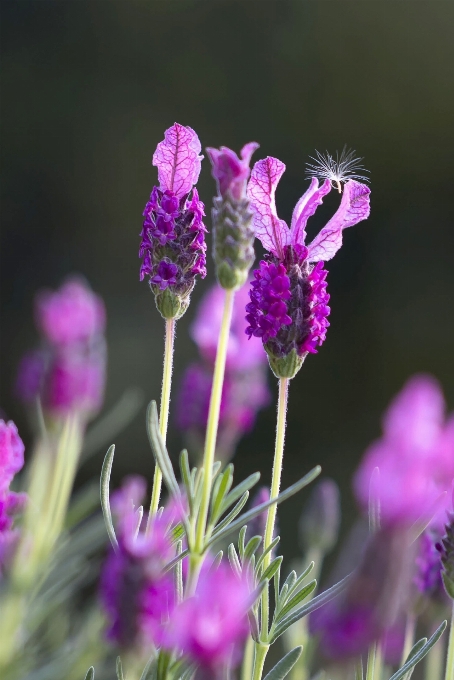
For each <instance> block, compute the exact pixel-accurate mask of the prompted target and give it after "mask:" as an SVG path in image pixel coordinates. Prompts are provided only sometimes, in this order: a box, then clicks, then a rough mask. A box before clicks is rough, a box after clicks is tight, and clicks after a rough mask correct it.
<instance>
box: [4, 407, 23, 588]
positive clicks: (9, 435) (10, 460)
mask: <svg viewBox="0 0 454 680" xmlns="http://www.w3.org/2000/svg"><path fill="white" fill-rule="evenodd" d="M23 465H24V444H23V442H22V439H21V438H20V436H19V434H18V431H17V427H16V426H15V425H14V423H13V422H12V421H9V422H8V423H5V421H4V420H0V577H1V573H2V571H3V569H4V567H5V565H6V564H7V562H8V561H9V559H10V557H11V554H12V552H13V550H14V547H15V545H16V543H17V540H18V538H19V533H18V531H17V530H16V529H14V527H13V524H14V517H15V515H17V513H19V512H20V511H21V510H22V508H23V506H24V504H25V501H26V495H25V494H23V493H15V492H14V491H10V489H9V486H10V484H11V482H12V480H13V478H14V476H15V475H16V473H17V472H19V470H21V469H22V467H23Z"/></svg>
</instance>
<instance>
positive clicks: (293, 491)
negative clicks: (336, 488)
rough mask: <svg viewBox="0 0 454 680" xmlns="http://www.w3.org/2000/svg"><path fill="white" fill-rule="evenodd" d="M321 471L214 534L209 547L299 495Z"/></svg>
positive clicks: (302, 479)
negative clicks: (270, 508) (269, 509)
mask: <svg viewBox="0 0 454 680" xmlns="http://www.w3.org/2000/svg"><path fill="white" fill-rule="evenodd" d="M321 470H322V469H321V467H320V465H317V466H316V467H314V468H313V469H312V470H311V471H310V472H308V473H307V475H305V476H304V477H302V478H301V479H300V480H299V481H298V482H296V483H295V484H292V486H289V488H288V489H286V490H285V491H283V492H282V493H280V494H279V496H277V497H276V498H272V499H270V500H269V501H266V502H265V503H261V504H260V505H257V506H255V507H254V508H251V509H250V510H248V512H245V513H244V515H241V517H239V518H238V519H237V520H235V521H234V522H232V524H230V525H229V526H226V527H225V528H224V529H223V530H222V531H219V533H216V535H214V534H213V536H212V537H211V538H210V540H209V541H208V543H207V547H208V546H210V545H211V544H212V543H214V542H215V541H217V540H219V539H220V538H224V536H227V535H228V534H230V533H231V532H233V531H237V530H238V529H241V527H242V526H243V525H244V524H247V523H248V522H249V521H250V520H251V519H253V518H254V517H257V515H260V514H262V512H263V511H264V510H267V509H268V508H269V507H270V506H271V505H274V504H275V503H276V504H277V505H278V504H279V503H282V502H283V501H286V500H287V499H288V498H291V496H293V495H294V494H296V493H298V491H301V489H304V487H305V486H307V485H308V484H310V483H311V482H313V481H314V479H315V478H316V477H318V475H319V474H320V472H321ZM234 491H235V489H234V490H233V491H232V492H231V493H230V494H229V496H230V495H231V494H232V493H233V492H234ZM229 496H227V498H228V497H229ZM226 500H227V499H226Z"/></svg>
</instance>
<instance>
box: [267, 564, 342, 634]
mask: <svg viewBox="0 0 454 680" xmlns="http://www.w3.org/2000/svg"><path fill="white" fill-rule="evenodd" d="M350 577H351V575H350V574H349V575H348V576H346V577H345V578H344V579H342V581H339V582H338V583H336V584H335V585H334V586H332V587H331V588H329V589H328V590H325V591H324V592H323V593H320V595H317V596H316V597H314V598H313V599H312V600H311V601H310V602H308V603H307V604H305V605H304V606H303V607H300V608H299V609H297V610H296V611H294V612H293V613H291V614H289V615H288V616H286V617H285V618H284V619H282V621H280V622H279V624H278V625H277V626H276V628H275V630H274V631H273V638H272V642H274V641H275V640H277V638H278V637H280V636H281V635H282V633H284V632H285V631H286V630H287V628H289V627H290V626H291V625H292V624H293V623H295V621H299V619H301V618H302V617H303V616H307V615H308V614H310V613H311V612H313V611H315V610H316V609H318V608H319V607H321V606H322V605H323V604H325V603H326V602H329V601H330V600H332V599H333V597H336V596H337V595H339V593H340V592H342V590H343V589H344V588H345V586H346V585H347V583H348V581H349V580H350Z"/></svg>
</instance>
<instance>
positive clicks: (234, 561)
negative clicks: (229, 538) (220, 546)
mask: <svg viewBox="0 0 454 680" xmlns="http://www.w3.org/2000/svg"><path fill="white" fill-rule="evenodd" d="M227 555H228V558H229V562H230V566H231V567H232V569H233V571H234V572H235V574H236V575H237V576H238V577H239V578H240V577H241V573H242V571H241V564H240V560H239V559H238V555H237V554H236V550H235V546H234V545H233V543H231V544H230V545H229V547H228V550H227Z"/></svg>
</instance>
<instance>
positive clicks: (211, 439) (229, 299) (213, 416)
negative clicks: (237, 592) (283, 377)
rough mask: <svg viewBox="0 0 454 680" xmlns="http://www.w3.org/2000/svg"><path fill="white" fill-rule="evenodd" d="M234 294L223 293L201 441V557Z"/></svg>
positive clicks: (197, 549)
mask: <svg viewBox="0 0 454 680" xmlns="http://www.w3.org/2000/svg"><path fill="white" fill-rule="evenodd" d="M234 296H235V291H234V290H226V291H225V299H224V311H223V315H222V322H221V328H220V330H219V339H218V348H217V352H216V362H215V364H214V375H213V385H212V388H211V397H210V408H209V411H208V424H207V431H206V438H205V449H204V453H203V470H204V476H203V489H202V500H201V503H200V511H199V517H198V522H197V529H196V536H195V552H196V553H198V554H199V555H200V554H202V552H203V548H204V538H205V530H206V523H207V518H208V508H209V505H210V495H211V485H212V481H213V463H214V454H215V448H216V437H217V433H218V425H219V411H220V408H221V397H222V387H223V384H224V373H225V361H226V357H227V346H228V342H229V333H230V322H231V319H232V309H233V299H234Z"/></svg>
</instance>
